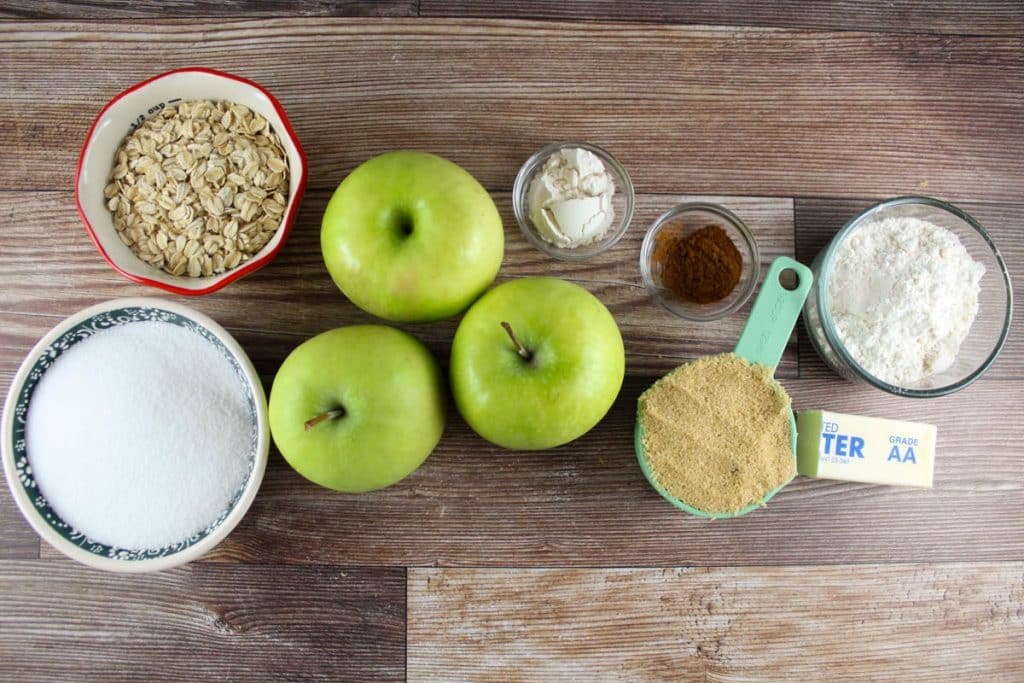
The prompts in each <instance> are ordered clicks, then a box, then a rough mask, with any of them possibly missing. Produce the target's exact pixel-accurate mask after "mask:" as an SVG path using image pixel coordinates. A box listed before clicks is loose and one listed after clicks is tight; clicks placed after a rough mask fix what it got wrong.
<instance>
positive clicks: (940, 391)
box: [803, 197, 1013, 398]
mask: <svg viewBox="0 0 1024 683" xmlns="http://www.w3.org/2000/svg"><path fill="white" fill-rule="evenodd" d="M901 216H908V217H913V218H920V219H922V220H926V221H928V222H930V223H934V224H935V225H938V226H940V227H943V228H946V229H947V230H949V231H951V232H953V234H955V235H956V236H957V238H959V240H960V243H961V244H963V245H964V247H965V248H966V249H967V253H968V254H970V255H971V258H973V259H974V260H975V261H979V262H981V263H982V264H983V265H984V266H985V274H984V275H983V276H982V278H981V291H980V293H979V295H978V315H977V317H975V319H974V324H973V325H971V330H970V332H968V334H967V338H966V339H964V341H963V344H961V346H960V351H959V353H957V355H956V360H955V361H954V362H953V365H951V366H950V367H949V368H948V369H946V370H944V371H943V372H940V373H937V374H935V375H932V376H930V377H925V378H924V379H921V380H919V381H917V382H915V383H914V384H912V385H910V386H905V387H900V386H896V385H894V384H889V383H888V382H885V381H883V380H881V379H878V378H877V377H874V376H873V375H872V374H871V373H869V372H868V371H867V370H865V369H864V368H863V367H862V366H861V365H860V364H859V363H858V362H857V361H856V360H854V358H853V356H851V355H850V352H849V351H848V350H847V348H846V346H845V345H844V344H843V342H842V339H841V338H840V336H839V333H838V332H837V330H836V328H835V322H834V320H833V319H832V310H831V308H830V305H829V294H828V282H829V278H830V277H831V275H832V263H833V261H834V259H835V255H836V253H837V252H838V250H839V245H840V244H842V243H843V241H844V240H846V239H847V238H848V237H850V236H851V235H852V234H853V233H854V232H856V231H857V229H858V228H859V227H861V226H862V225H866V224H869V223H872V222H874V221H876V220H882V219H885V218H889V217H901ZM811 269H812V270H813V271H814V286H813V287H812V288H811V292H810V294H809V295H808V297H807V302H806V303H805V304H804V313H803V317H804V325H805V326H806V327H807V332H808V336H810V338H811V343H812V344H813V346H814V349H815V351H817V352H818V355H819V356H821V358H822V360H824V361H825V363H826V364H828V365H829V366H830V367H831V368H832V369H833V370H835V371H836V373H838V374H839V375H840V376H842V377H844V378H846V379H849V380H853V381H859V382H863V383H865V384H870V385H871V386H873V387H876V388H878V389H881V390H882V391H886V392H888V393H890V394H895V395H897V396H910V397H913V398H934V397H936V396H945V395H946V394H951V393H953V392H955V391H959V390H960V389H963V388H964V387H966V386H967V385H969V384H971V383H972V382H973V381H974V380H976V379H978V378H979V377H981V375H982V374H983V373H984V372H985V370H987V369H988V367H989V366H990V365H992V363H993V362H994V361H995V359H996V356H998V355H999V352H1000V350H1002V348H1003V344H1004V342H1005V341H1006V336H1007V334H1008V333H1009V331H1010V320H1011V318H1012V315H1013V290H1012V288H1011V287H1010V276H1009V274H1008V273H1007V271H1006V264H1005V263H1004V262H1003V257H1002V255H1001V254H1000V253H999V249H998V248H997V247H996V245H995V243H994V242H993V241H992V238H991V237H989V235H988V233H987V232H985V229H984V228H983V227H981V225H980V224H979V223H978V222H977V221H976V220H974V219H973V218H972V217H971V216H969V215H968V214H966V213H965V212H963V211H961V210H960V209H958V208H957V207H955V206H953V205H952V204H948V203H946V202H943V201H940V200H938V199H932V198H931V197H896V198H894V199H888V200H886V201H883V202H880V203H878V204H875V205H874V206H871V207H868V208H867V209H865V210H864V211H862V212H860V213H859V214H857V215H856V216H854V217H853V218H851V219H850V220H849V222H847V224H846V225H845V226H843V228H842V230H840V231H839V232H838V233H837V234H836V236H835V237H833V238H832V241H831V242H830V243H829V245H828V246H827V247H825V248H824V249H822V250H821V252H820V253H819V254H818V255H817V256H816V257H815V259H814V262H813V263H812V264H811Z"/></svg>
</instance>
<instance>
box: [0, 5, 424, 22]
mask: <svg viewBox="0 0 1024 683" xmlns="http://www.w3.org/2000/svg"><path fill="white" fill-rule="evenodd" d="M418 4H419V3H418V0H283V1H282V0H70V1H69V0H3V2H0V18H8V19H134V18H140V17H155V18H161V19H167V18H170V17H260V16H264V17H311V16H319V17H414V16H416V15H417V13H418V7H417V5H418Z"/></svg>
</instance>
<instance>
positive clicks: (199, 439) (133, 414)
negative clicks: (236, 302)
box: [25, 321, 252, 550]
mask: <svg viewBox="0 0 1024 683" xmlns="http://www.w3.org/2000/svg"><path fill="white" fill-rule="evenodd" d="M25 427H26V447H27V452H28V460H29V464H30V465H31V467H32V471H33V474H34V476H35V480H36V483H37V484H38V486H39V490H40V491H41V492H42V494H43V495H44V496H45V497H46V499H47V501H48V502H49V503H50V506H51V507H52V508H53V510H54V511H55V512H56V513H57V514H58V515H60V517H61V518H62V519H63V520H64V521H65V522H67V523H68V524H70V525H71V526H72V527H74V528H75V529H76V530H78V531H80V532H82V533H84V534H85V535H87V536H88V537H90V538H92V539H93V540H95V541H99V542H101V543H105V544H108V545H113V546H117V547H119V548H124V549H129V550H143V549H150V548H160V547H163V546H167V545H172V544H175V543H178V542H181V541H184V540H186V539H187V538H189V537H190V536H192V535H194V534H196V533H198V532H199V531H202V530H203V529H205V528H206V527H207V526H209V525H210V524H212V523H213V522H214V521H216V520H217V518H218V517H219V516H220V515H221V514H222V513H223V512H224V511H225V510H226V509H227V507H228V506H229V504H230V503H231V501H232V499H233V497H234V495H235V493H236V492H237V490H238V489H239V487H240V486H241V485H242V483H243V482H244V480H245V479H246V476H247V474H248V468H249V451H250V448H251V445H250V439H251V433H252V431H251V430H252V418H251V416H250V409H249V403H248V399H247V389H246V386H245V385H244V384H243V382H242V380H241V378H239V376H238V375H237V374H236V373H235V371H234V368H233V366H232V364H231V362H230V361H229V360H228V359H227V358H226V357H225V356H224V355H223V353H222V352H221V351H220V350H218V349H217V348H215V347H214V346H213V345H212V344H211V343H210V342H209V341H207V340H206V339H204V338H203V337H201V336H200V335H199V334H198V333H197V332H194V331H192V330H190V329H187V328H184V327H180V326H178V325H174V324H171V323H165V322H155V321H153V322H138V323H130V324H123V325H118V326H115V327H112V328H109V329H106V330H103V331H101V332H98V333H96V334H95V335H93V336H92V337H89V338H87V339H85V340H84V341H81V342H79V343H77V344H76V345H74V346H72V347H71V348H69V349H68V350H67V351H65V352H64V353H62V354H61V355H60V356H59V357H58V358H57V360H56V361H55V362H54V364H53V366H51V367H50V369H49V370H47V372H46V373H45V374H44V375H43V378H42V379H41V380H40V381H39V384H38V385H37V386H36V388H35V391H34V393H33V394H32V399H31V402H30V404H29V410H28V416H27V419H26V425H25Z"/></svg>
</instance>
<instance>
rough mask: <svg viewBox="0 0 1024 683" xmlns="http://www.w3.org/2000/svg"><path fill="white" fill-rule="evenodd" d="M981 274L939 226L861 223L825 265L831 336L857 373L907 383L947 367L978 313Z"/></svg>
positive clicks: (914, 221)
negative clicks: (828, 274)
mask: <svg viewBox="0 0 1024 683" xmlns="http://www.w3.org/2000/svg"><path fill="white" fill-rule="evenodd" d="M984 273H985V266H984V265H982V264H981V263H977V262H975V261H974V260H973V259H972V258H971V256H970V254H968V253H967V250H966V249H965V248H964V246H963V245H962V244H961V243H960V240H959V239H958V238H957V236H956V235H955V234H953V233H952V232H950V231H949V230H947V229H946V228H943V227H940V226H937V225H934V224H932V223H929V222H927V221H924V220H921V219H919V218H910V217H900V218H886V219H883V220H880V221H875V222H873V223H869V224H866V225H864V226H863V227H861V228H858V229H857V230H856V231H855V232H854V233H853V234H851V235H850V236H849V237H848V238H847V239H846V240H844V241H843V243H842V244H841V245H840V246H839V249H838V251H837V252H836V255H835V260H834V262H833V271H832V276H831V278H830V280H829V283H828V284H829V288H828V295H829V300H830V306H831V310H832V317H833V320H834V321H835V327H836V331H837V333H838V335H839V337H840V338H841V339H842V341H843V344H844V345H845V346H846V348H847V349H848V350H849V352H850V355H852V356H853V357H854V359H856V361H857V362H858V363H860V364H861V365H862V366H863V367H864V369H866V370H867V371H868V372H870V373H871V374H872V375H874V376H875V377H877V378H879V379H881V380H883V381H885V382H888V383H890V384H894V385H896V386H903V387H905V386H909V385H911V384H913V383H914V382H917V381H919V380H922V379H924V378H925V377H928V376H930V375H934V374H937V373H940V372H942V371H943V370H945V369H947V368H948V367H950V366H951V365H952V364H953V361H954V360H955V359H956V354H957V352H958V351H959V350H960V345H961V344H962V343H963V341H964V339H965V338H966V337H967V333H968V332H969V331H970V329H971V324H972V323H973V322H974V318H975V316H976V315H977V313H978V292H979V291H980V281H981V277H982V275H984Z"/></svg>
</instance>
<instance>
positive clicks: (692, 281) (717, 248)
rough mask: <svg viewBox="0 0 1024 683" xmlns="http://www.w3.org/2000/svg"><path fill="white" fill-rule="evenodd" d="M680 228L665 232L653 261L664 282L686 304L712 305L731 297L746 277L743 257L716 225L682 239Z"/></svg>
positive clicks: (655, 250)
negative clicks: (742, 276) (741, 280)
mask: <svg viewBox="0 0 1024 683" xmlns="http://www.w3.org/2000/svg"><path fill="white" fill-rule="evenodd" d="M680 232H681V230H680V229H679V228H678V226H670V227H669V228H668V229H665V230H662V231H661V232H660V233H658V236H657V238H656V240H655V244H654V254H653V255H652V259H653V261H654V263H655V264H657V265H658V266H659V267H660V277H661V283H662V284H663V285H664V286H665V287H667V288H668V289H670V290H671V291H672V292H673V293H675V295H676V296H678V297H679V298H681V299H683V300H684V301H691V302H693V303H695V304H710V303H713V302H715V301H721V300H722V299H724V298H725V297H727V296H729V294H730V293H731V292H732V290H734V289H736V284H737V283H739V281H740V276H741V275H742V274H743V256H742V255H741V254H740V251H739V249H737V248H736V245H735V244H733V242H732V240H731V239H729V235H728V233H726V232H725V230H723V229H722V228H720V227H718V226H717V225H705V226H704V227H703V228H700V229H699V230H697V231H695V232H692V233H690V234H689V235H687V236H686V237H680Z"/></svg>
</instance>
